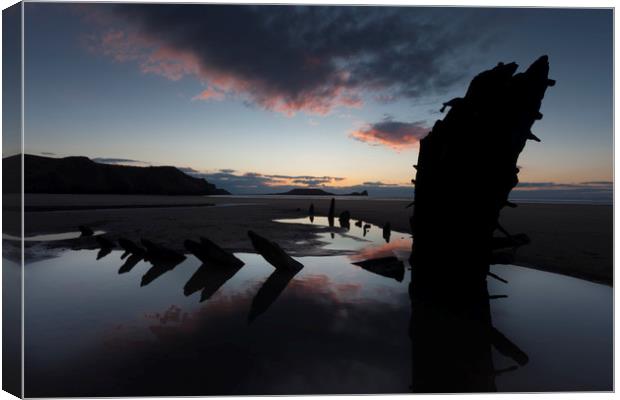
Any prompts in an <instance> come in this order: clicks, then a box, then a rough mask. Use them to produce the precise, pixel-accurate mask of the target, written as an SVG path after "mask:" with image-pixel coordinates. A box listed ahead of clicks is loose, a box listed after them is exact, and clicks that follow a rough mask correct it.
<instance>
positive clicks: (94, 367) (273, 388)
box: [5, 218, 613, 397]
mask: <svg viewBox="0 0 620 400" xmlns="http://www.w3.org/2000/svg"><path fill="white" fill-rule="evenodd" d="M279 222H281V223H283V229H286V226H285V225H284V224H286V223H310V221H309V220H307V219H299V220H282V221H279ZM312 223H313V224H316V225H317V226H318V227H319V228H320V229H321V230H320V233H319V236H320V240H321V241H323V242H325V246H326V247H329V248H331V249H334V250H343V253H342V254H341V255H336V256H323V257H298V258H296V259H297V260H298V261H300V262H301V263H302V264H303V265H304V268H303V269H302V270H301V271H299V272H298V273H297V274H295V275H294V276H289V277H286V279H279V277H278V276H275V277H274V275H273V274H274V268H273V267H272V266H271V265H270V264H268V263H267V262H266V261H265V260H264V259H263V258H262V257H260V256H258V255H256V254H249V253H238V254H236V256H237V257H239V258H240V259H242V260H243V261H244V262H245V266H243V267H242V268H241V269H239V270H238V271H237V272H236V273H235V274H234V275H232V276H221V274H220V275H212V274H211V275H210V274H209V273H208V272H209V271H208V267H205V266H201V262H200V261H199V260H198V259H197V258H195V257H194V256H192V255H188V256H187V259H186V260H185V261H184V262H182V263H181V264H179V265H177V266H176V267H174V268H173V269H172V270H169V271H164V272H163V273H162V272H161V271H159V272H157V271H156V272H157V273H154V272H153V267H152V265H151V264H149V263H147V262H145V261H142V260H135V259H134V260H130V259H129V258H125V259H121V251H116V250H115V251H112V252H111V253H110V254H108V255H106V256H105V257H103V258H101V259H99V260H97V259H96V258H97V254H98V251H97V250H78V251H74V250H66V251H63V252H61V253H60V254H59V256H58V257H55V258H52V259H47V260H43V261H37V262H32V263H29V264H28V265H26V267H25V392H26V393H25V394H26V396H28V397H61V396H80V397H90V396H137V395H225V394H230V395H241V394H253V395H267V394H327V393H333V394H346V393H351V394H354V393H358V394H359V393H406V392H411V391H412V389H413V390H415V388H412V387H411V382H412V365H413V364H415V360H412V355H411V354H412V353H411V339H410V337H409V334H408V330H409V322H410V316H411V303H410V299H409V295H408V285H409V282H410V279H411V273H410V269H409V268H410V267H409V265H408V263H407V258H408V256H409V251H410V248H411V239H410V236H409V235H408V234H402V233H398V232H392V233H391V235H390V240H389V242H387V241H386V240H385V239H384V237H383V234H382V233H383V232H382V229H381V228H380V227H377V226H370V227H369V228H368V227H367V229H366V232H364V225H365V224H362V226H360V227H358V226H356V225H355V224H354V223H355V221H351V228H350V230H348V231H345V230H344V229H342V228H339V227H334V228H331V229H330V228H328V227H327V221H326V219H323V218H316V219H314V221H313V222H312ZM336 225H338V222H337V221H336ZM364 233H365V235H364ZM332 234H333V237H332ZM384 257H395V259H396V261H394V262H393V265H396V266H397V267H396V268H397V269H398V268H400V266H401V264H399V263H400V262H402V268H403V271H404V274H403V276H400V275H399V274H395V275H394V274H387V275H385V276H384V275H380V274H378V273H376V271H375V272H372V270H373V268H368V267H367V266H365V264H364V263H363V261H366V260H369V259H376V258H384ZM354 263H360V265H362V266H360V265H356V264H354ZM5 267H12V268H17V266H15V265H13V266H11V265H10V263H5ZM149 270H150V272H149ZM492 270H493V272H495V273H497V274H498V275H500V276H502V277H503V278H505V279H507V280H508V281H509V282H510V283H509V284H507V285H506V284H503V283H501V282H497V281H494V280H489V292H490V293H491V294H501V295H508V297H507V298H500V299H497V300H493V301H492V303H491V312H492V318H493V324H494V326H495V327H496V328H497V329H498V330H500V331H501V332H502V333H503V334H504V335H506V336H507V337H509V338H510V339H511V340H512V341H513V342H514V343H516V344H518V346H519V347H520V348H521V349H522V350H523V351H524V352H525V353H527V355H528V357H529V362H528V363H527V364H525V365H524V366H519V367H518V368H516V369H514V368H513V365H514V362H512V361H511V360H509V359H507V358H506V357H504V356H502V355H501V354H499V353H497V352H494V353H493V362H494V364H495V367H496V369H497V370H503V369H508V370H509V372H506V373H503V374H501V375H498V376H496V377H495V384H496V386H497V389H498V390H499V391H510V392H514V391H561V390H571V391H573V390H612V370H613V368H612V366H613V352H612V342H613V335H612V289H611V288H610V287H606V286H603V285H598V284H594V283H590V282H586V281H582V280H578V279H574V278H569V277H565V276H561V275H557V274H552V273H547V272H541V271H537V270H533V269H528V268H522V267H516V266H507V265H495V266H493V267H492ZM145 276H148V279H144V277H145ZM270 277H271V278H270Z"/></svg>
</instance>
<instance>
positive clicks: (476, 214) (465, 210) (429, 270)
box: [411, 56, 551, 297]
mask: <svg viewBox="0 0 620 400" xmlns="http://www.w3.org/2000/svg"><path fill="white" fill-rule="evenodd" d="M516 70H517V65H516V64H515V63H509V64H503V63H500V64H498V65H497V66H496V67H495V68H493V69H490V70H488V71H485V72H482V73H481V74H479V75H477V76H476V77H475V78H474V79H473V80H472V82H471V84H470V86H469V88H468V90H467V93H466V94H465V96H464V97H463V98H461V99H459V100H457V101H455V100H452V101H450V102H447V103H445V105H446V106H448V107H450V110H449V112H448V113H447V115H446V116H445V118H444V119H443V120H438V121H437V122H436V123H435V125H434V126H433V129H432V130H431V132H430V133H429V134H428V135H427V136H426V137H425V138H423V139H422V140H421V141H420V151H419V155H418V161H417V171H416V176H415V182H416V184H415V202H414V205H413V221H412V228H413V235H414V246H413V251H412V258H411V261H412V265H413V275H414V277H415V278H414V279H413V285H414V286H416V285H418V284H420V285H423V286H425V290H427V291H428V292H429V293H433V292H443V293H445V292H446V285H449V286H450V291H451V292H453V293H455V295H457V292H461V293H458V296H459V297H462V295H463V293H462V292H463V291H465V292H466V291H468V290H474V291H475V290H477V289H476V288H477V287H479V286H480V285H482V284H484V281H485V279H486V276H487V272H488V269H489V261H490V259H491V249H492V244H493V239H492V237H493V231H494V230H495V229H496V227H497V224H498V218H499V214H500V211H501V209H502V208H503V207H504V206H507V205H508V206H510V205H511V204H510V203H509V202H508V195H509V193H510V191H511V190H512V188H513V187H514V186H515V185H516V184H517V183H518V178H517V174H518V172H519V169H518V167H517V160H518V157H519V154H520V153H521V151H522V150H523V148H524V146H525V143H526V142H527V141H528V140H532V139H534V137H533V136H532V125H533V124H534V122H535V121H537V120H538V119H540V118H541V117H542V115H541V114H540V111H539V110H540V105H541V102H542V99H543V97H544V94H545V91H546V89H547V87H548V86H550V82H551V81H550V80H549V78H548V72H549V65H548V59H547V56H542V57H540V58H539V59H538V60H536V61H535V62H534V63H533V64H532V65H531V66H530V67H529V68H528V69H527V70H526V71H525V72H522V73H515V72H516ZM457 198H458V202H457V201H456V199H457ZM454 238H458V239H454ZM448 241H450V243H451V245H450V251H446V246H445V243H446V242H448ZM440 276H441V279H439V277H440ZM418 278H420V279H418ZM433 282H436V283H437V285H440V286H441V287H442V290H440V291H439V290H431V288H430V286H433V285H434V283H433ZM436 289H439V288H436Z"/></svg>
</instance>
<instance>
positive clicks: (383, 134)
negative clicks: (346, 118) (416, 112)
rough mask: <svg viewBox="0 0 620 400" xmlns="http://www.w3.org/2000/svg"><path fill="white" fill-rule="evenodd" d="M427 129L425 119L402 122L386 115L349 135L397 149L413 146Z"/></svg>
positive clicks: (362, 140)
mask: <svg viewBox="0 0 620 400" xmlns="http://www.w3.org/2000/svg"><path fill="white" fill-rule="evenodd" d="M429 130H430V128H429V127H428V126H427V125H426V121H415V122H402V121H394V120H393V119H392V118H391V117H386V118H384V119H383V120H382V121H380V122H375V123H372V124H368V125H366V126H364V127H362V128H361V129H358V130H356V131H354V132H352V133H351V135H350V136H351V137H352V138H354V139H356V140H359V141H361V142H366V143H369V144H372V145H382V146H387V147H390V148H392V149H394V150H397V151H399V150H403V149H407V148H411V147H414V146H415V145H416V144H417V143H418V142H419V141H420V139H422V138H423V137H424V136H426V134H427V133H428V132H429Z"/></svg>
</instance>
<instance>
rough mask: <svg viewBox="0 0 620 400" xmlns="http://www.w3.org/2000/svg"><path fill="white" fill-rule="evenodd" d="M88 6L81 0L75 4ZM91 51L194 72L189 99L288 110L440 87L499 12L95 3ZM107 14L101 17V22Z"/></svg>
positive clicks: (180, 73) (147, 69) (175, 76)
mask: <svg viewBox="0 0 620 400" xmlns="http://www.w3.org/2000/svg"><path fill="white" fill-rule="evenodd" d="M82 9H86V8H82ZM88 9H89V10H92V12H91V14H96V15H97V18H90V19H89V21H90V22H91V23H92V24H93V25H94V26H96V27H97V30H98V32H97V33H96V34H94V35H91V36H90V37H89V40H88V47H89V49H90V50H92V51H94V52H97V53H100V54H103V55H105V56H107V57H110V58H112V59H114V60H115V61H117V62H132V63H136V64H137V65H138V66H139V68H140V70H141V71H142V72H143V73H145V74H156V75H160V76H163V77H165V78H168V79H170V80H180V79H182V78H184V77H186V76H191V77H194V78H197V79H198V80H200V81H201V82H202V84H204V85H206V86H207V89H205V90H203V91H202V92H200V93H199V94H197V95H196V96H195V97H194V98H195V99H203V100H208V99H221V98H223V97H225V96H230V97H237V98H241V99H242V100H243V101H245V102H247V103H249V104H255V105H258V106H259V107H262V108H264V109H267V110H273V111H277V112H282V113H285V114H289V115H292V114H294V113H296V112H299V111H303V112H306V113H312V114H327V113H329V112H331V110H333V109H334V108H336V107H360V106H361V105H362V104H363V95H364V93H368V92H372V94H373V96H374V97H376V98H379V99H381V101H394V100H397V99H400V98H416V97H419V96H421V95H423V94H429V93H442V92H444V91H445V90H447V89H448V88H450V87H451V86H452V85H453V84H455V83H456V82H459V81H460V80H461V79H462V78H463V77H464V76H465V75H467V71H466V69H467V66H468V63H469V59H468V57H471V56H470V55H471V54H476V51H474V50H475V49H478V48H482V47H484V46H486V45H487V44H488V42H489V41H490V40H493V39H491V38H493V37H495V36H496V35H495V33H496V31H495V29H494V27H496V26H499V25H501V23H500V21H499V20H500V19H501V18H500V17H499V16H497V18H488V17H485V13H487V12H485V11H484V10H478V11H476V10H464V11H463V12H459V14H455V13H453V12H444V11H441V10H437V9H431V8H422V7H342V6H341V7H331V6H330V7H325V6H309V7H308V6H226V5H189V4H183V5H174V4H172V5H171V4H148V5H145V4H100V5H97V6H96V8H95V6H92V7H89V8H88ZM104 20H105V23H102V21H104Z"/></svg>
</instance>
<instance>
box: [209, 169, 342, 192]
mask: <svg viewBox="0 0 620 400" xmlns="http://www.w3.org/2000/svg"><path fill="white" fill-rule="evenodd" d="M200 176H201V177H203V178H205V179H206V180H207V181H209V182H210V183H214V184H215V185H216V186H218V187H223V188H225V189H227V190H229V191H231V192H232V193H275V192H276V191H278V190H280V189H284V188H287V190H288V189H291V188H293V187H317V186H325V185H330V184H334V183H337V182H340V181H343V180H344V179H345V178H343V177H338V176H313V175H281V174H272V175H269V174H261V173H258V172H245V173H238V172H237V171H235V170H233V169H221V170H219V171H217V172H213V173H201V174H200Z"/></svg>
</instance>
